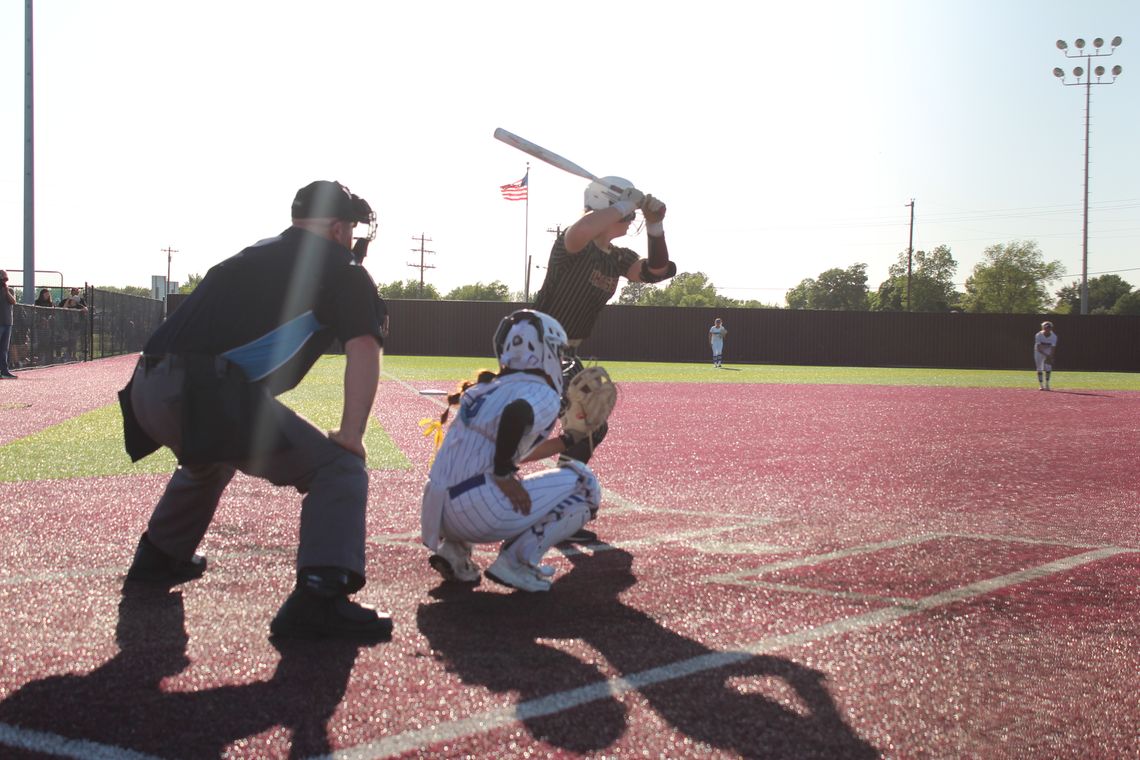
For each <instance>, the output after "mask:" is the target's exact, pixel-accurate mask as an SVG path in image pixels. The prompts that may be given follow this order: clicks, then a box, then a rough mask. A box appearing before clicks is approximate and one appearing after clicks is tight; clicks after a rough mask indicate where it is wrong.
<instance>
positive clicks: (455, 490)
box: [447, 472, 487, 499]
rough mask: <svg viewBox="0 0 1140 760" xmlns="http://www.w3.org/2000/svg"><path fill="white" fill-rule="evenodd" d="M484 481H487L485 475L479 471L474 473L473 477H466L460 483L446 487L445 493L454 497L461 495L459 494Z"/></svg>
mask: <svg viewBox="0 0 1140 760" xmlns="http://www.w3.org/2000/svg"><path fill="white" fill-rule="evenodd" d="M486 482H487V475H486V474H485V473H482V472H481V473H479V474H478V475H475V476H474V477H470V478H467V480H465V481H463V482H462V483H458V484H456V485H453V486H452V487H451V488H449V489H447V495H448V496H450V497H451V498H453V499H454V498H456V497H458V496H461V495H463V494H465V493H467V492H468V491H470V490H471V489H472V488H478V487H479V486H481V485H483V484H484V483H486Z"/></svg>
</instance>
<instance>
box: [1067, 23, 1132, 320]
mask: <svg viewBox="0 0 1140 760" xmlns="http://www.w3.org/2000/svg"><path fill="white" fill-rule="evenodd" d="M1122 42H1123V40H1122V39H1121V38H1120V37H1113V38H1112V44H1111V49H1110V50H1109V51H1108V52H1107V53H1102V52H1100V49H1101V48H1102V47H1103V46H1104V40H1103V39H1101V38H1100V37H1097V38H1096V39H1095V40H1093V43H1092V44H1093V48H1094V49H1095V50H1096V52H1095V53H1089V52H1082V51H1083V50H1084V48H1085V41H1084V40H1083V39H1081V38H1079V37H1078V38H1077V39H1076V40H1074V42H1073V47H1075V48H1076V49H1077V52H1076V53H1070V52H1069V43H1067V42H1065V41H1064V40H1057V49H1058V50H1060V51H1061V52H1062V53H1064V54H1065V57H1066V58H1084V59H1085V66H1084V67H1083V68H1082V67H1081V66H1077V67H1076V68H1074V69H1073V76H1074V77H1076V78H1077V81H1075V82H1066V81H1065V71H1064V70H1063V69H1061V68H1055V69H1053V76H1055V77H1057V78H1058V79H1060V80H1061V84H1063V85H1065V86H1066V87H1073V86H1081V85H1083V86H1084V88H1085V214H1084V223H1083V224H1082V227H1083V231H1082V233H1081V314H1088V313H1089V111H1090V108H1091V107H1092V86H1093V85H1094V84H1112V83H1113V82H1115V81H1116V78H1117V77H1118V76H1120V75H1121V73H1123V71H1124V67H1123V66H1113V67H1112V81H1110V82H1102V81H1100V78H1101V77H1102V76H1104V73H1105V72H1104V66H1097V67H1096V69H1095V72H1094V70H1093V68H1092V59H1093V58H1097V57H1100V56H1107V55H1112V54H1113V53H1115V52H1116V49H1117V48H1118V47H1120V44H1121V43H1122ZM1094 73H1095V74H1096V81H1095V82H1094V81H1093V80H1092V78H1093V74H1094ZM1082 76H1083V77H1084V78H1085V79H1084V81H1083V82H1082V81H1081V77H1082Z"/></svg>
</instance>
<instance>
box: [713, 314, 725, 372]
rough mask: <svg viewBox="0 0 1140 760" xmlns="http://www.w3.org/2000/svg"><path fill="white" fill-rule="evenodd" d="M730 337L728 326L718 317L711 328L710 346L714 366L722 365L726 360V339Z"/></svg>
mask: <svg viewBox="0 0 1140 760" xmlns="http://www.w3.org/2000/svg"><path fill="white" fill-rule="evenodd" d="M727 337H728V328H727V327H725V326H724V323H722V322H721V320H720V319H719V318H718V319H717V320H716V321H714V322H713V326H712V327H710V328H709V347H710V348H711V349H712V355H713V366H714V367H718V368H719V367H721V366H722V363H723V361H724V339H725V338H727Z"/></svg>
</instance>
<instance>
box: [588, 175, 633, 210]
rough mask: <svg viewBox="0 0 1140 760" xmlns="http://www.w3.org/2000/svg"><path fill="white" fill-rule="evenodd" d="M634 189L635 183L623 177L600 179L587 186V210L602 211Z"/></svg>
mask: <svg viewBox="0 0 1140 760" xmlns="http://www.w3.org/2000/svg"><path fill="white" fill-rule="evenodd" d="M631 187H633V183H632V182H630V181H629V180H628V179H624V178H622V177H599V178H598V179H596V180H594V181H593V182H591V183H590V184H589V185H587V186H586V196H585V201H586V208H587V209H588V210H589V211H601V210H602V209H604V208H609V207H610V206H612V205H614V204H615V203H617V202H618V201H619V200H621V194H622V192H623V191H625V190H628V189H630V188H631Z"/></svg>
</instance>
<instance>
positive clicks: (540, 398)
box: [428, 372, 562, 486]
mask: <svg viewBox="0 0 1140 760" xmlns="http://www.w3.org/2000/svg"><path fill="white" fill-rule="evenodd" d="M518 399H522V400H524V401H526V402H527V403H528V404H530V408H531V409H532V410H534V425H533V426H532V427H531V429H530V430H528V431H527V432H526V433H525V434H524V435H523V438H522V440H521V441H519V448H518V450H517V451H516V452H515V456H514V457H513V459H514V461H515V463H516V464H517V463H518V462H519V460H521V459H523V458H525V457H526V455H527V454H529V453H530V452H531V451H532V450H533V449H534V447H535V446H537V445H538V444H540V443H542V442H543V441H545V440H546V439H547V438H548V437H549V436H550V431H551V430H553V429H554V423H555V422H557V420H558V410H559V408H560V406H561V404H562V401H561V399H560V398H559V396H558V394H557V393H555V391H554V389H553V388H551V387H550V384H549V383H548V382H547V381H546V378H544V377H540V376H538V375H533V374H530V373H528V372H514V373H511V374H509V375H506V376H504V377H499V378H496V379H495V380H492V381H491V382H489V383H480V384H477V385H473V386H471V387H470V388H468V389H467V391H466V392H465V393H464V394H463V397H462V398H461V399H460V400H459V409H458V410H457V411H456V414H455V418H454V420H453V421H452V422H451V425H450V426H448V428H447V434H446V435H445V436H444V438H443V446H441V447H440V449H439V453H437V454H436V457H435V463H434V464H432V468H431V472H430V473H429V474H428V477H429V478H430V479H431V480H432V481H433V482H435V483H438V484H439V485H441V486H453V485H455V484H457V483H461V482H463V481H464V480H467V479H468V478H470V477H471V476H473V475H477V474H479V473H484V472H491V471H492V470H493V469H494V467H495V439H496V437H497V436H498V434H499V420H500V419H502V416H503V410H504V409H506V408H507V406H509V405H510V404H511V403H512V402H514V401H516V400H518Z"/></svg>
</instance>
